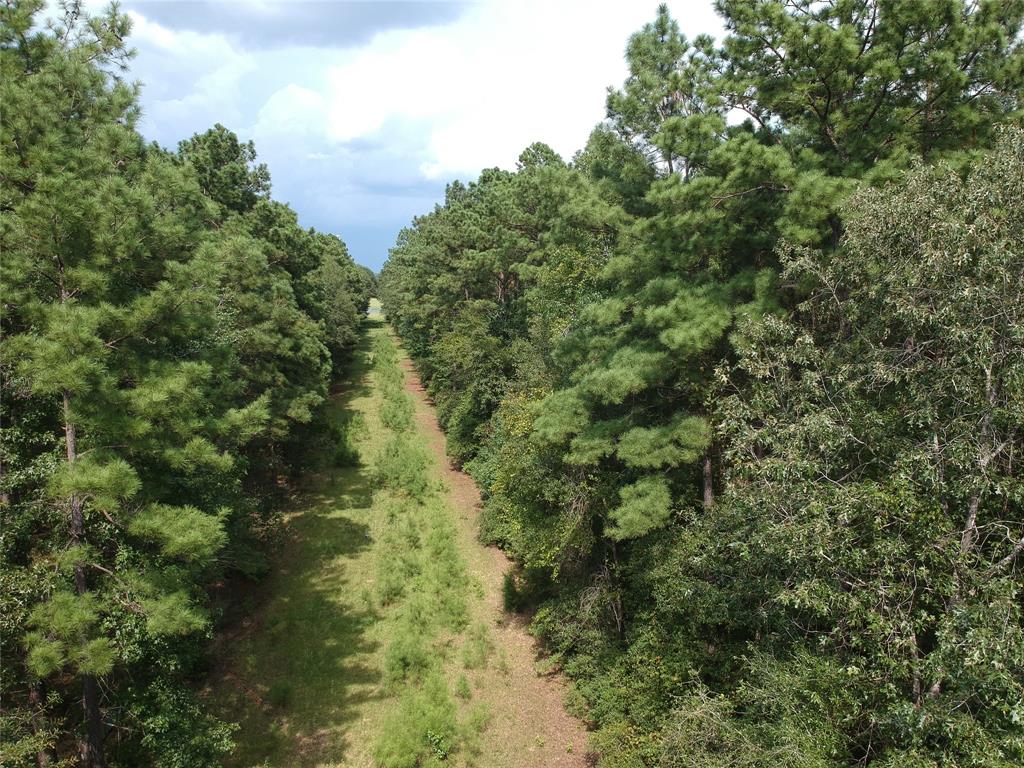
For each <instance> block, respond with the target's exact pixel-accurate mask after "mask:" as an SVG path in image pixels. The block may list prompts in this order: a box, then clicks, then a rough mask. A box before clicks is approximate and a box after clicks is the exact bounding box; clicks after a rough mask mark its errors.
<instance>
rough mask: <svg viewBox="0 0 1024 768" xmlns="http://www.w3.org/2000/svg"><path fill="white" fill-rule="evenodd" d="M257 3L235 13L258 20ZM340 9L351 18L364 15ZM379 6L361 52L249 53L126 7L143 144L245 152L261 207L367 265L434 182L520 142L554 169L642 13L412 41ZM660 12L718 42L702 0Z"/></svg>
mask: <svg viewBox="0 0 1024 768" xmlns="http://www.w3.org/2000/svg"><path fill="white" fill-rule="evenodd" d="M262 1H263V0H245V1H243V0H237V2H238V5H242V6H247V7H248V6H252V7H253V8H254V9H255V10H254V14H255V17H258V18H263V17H264V16H266V14H263V16H260V13H257V11H261V10H265V8H263V6H262V5H260V3H261V2H262ZM89 2H90V3H99V4H102V3H103V2H105V0H89ZM207 5H210V7H211V8H213V9H214V10H216V7H215V6H213V5H212V4H207ZM348 5H351V6H352V8H355V10H352V8H349V9H348V11H347V12H349V11H350V12H352V13H360V14H361V13H363V12H364V11H365V8H364V6H366V7H369V5H370V4H366V3H363V4H360V3H350V4H348ZM391 5H392V4H388V3H386V2H383V3H379V4H376V3H375V4H372V6H373V9H374V13H377V14H378V15H380V14H381V13H383V14H384V16H382V17H381V18H380V19H377V20H376V21H374V24H378V27H377V28H379V29H382V30H384V31H378V32H376V33H375V34H373V35H372V37H369V39H367V36H366V35H362V36H361V37H359V39H358V41H355V40H354V39H350V38H345V41H344V42H339V43H337V45H336V46H335V47H330V46H327V45H325V44H324V41H323V40H321V39H319V38H318V39H317V40H315V41H307V42H305V43H302V44H300V43H299V42H288V43H287V44H284V43H282V42H281V41H277V42H275V43H274V44H273V45H269V44H268V45H267V46H265V47H261V45H260V43H259V42H258V40H259V38H260V36H259V35H255V34H250V35H249V36H248V37H246V36H231V35H229V34H227V33H226V32H212V31H210V29H213V28H215V27H208V26H201V25H198V26H197V25H196V24H191V23H190V24H185V23H177V19H174V18H171V19H170V20H168V19H167V18H165V17H166V13H165V16H164V17H160V18H164V19H165V21H164V23H163V24H161V23H157V22H156V21H154V18H153V17H148V16H147V7H146V4H143V3H141V2H139V0H133V8H134V9H135V10H132V11H131V16H132V19H133V21H134V30H133V34H132V39H131V41H130V42H131V44H132V45H134V46H135V47H137V48H138V50H139V56H138V58H137V59H136V60H135V62H134V64H133V67H132V70H133V76H134V77H137V78H138V79H140V80H142V81H143V83H144V86H145V87H144V88H143V92H142V105H143V121H142V124H141V126H140V128H141V130H142V132H143V134H144V135H145V136H146V137H147V138H150V139H155V140H158V141H160V142H161V143H163V144H165V145H170V146H174V144H176V142H177V141H178V140H179V139H182V138H185V137H187V136H190V135H191V134H193V133H195V132H200V131H204V130H206V129H207V128H209V127H210V126H211V125H213V124H214V123H215V122H220V123H223V124H224V125H226V126H228V127H229V128H231V129H232V130H234V131H236V132H237V133H238V134H239V136H240V137H241V138H243V139H250V138H252V139H254V140H255V141H256V148H257V151H258V152H259V155H260V159H261V160H263V161H264V162H266V163H267V164H268V166H269V168H270V172H271V176H272V178H273V185H274V194H275V196H276V197H278V199H282V200H285V201H288V202H290V203H291V204H292V205H293V207H294V208H295V209H296V210H297V211H298V213H299V216H300V220H301V221H304V222H305V223H307V224H314V225H316V226H317V227H320V228H324V229H327V230H332V231H336V232H339V233H340V234H342V235H343V236H344V235H345V233H346V232H347V231H349V232H357V233H359V232H364V230H365V231H367V232H368V231H369V229H373V230H374V232H375V234H372V236H371V235H370V234H359V235H357V237H365V240H364V245H363V248H364V249H365V251H364V252H363V253H362V254H361V253H360V252H359V250H360V249H359V247H357V248H356V249H354V251H355V252H356V255H357V257H359V256H362V258H363V259H364V260H365V261H366V262H367V263H372V264H377V263H379V260H380V258H382V255H383V253H384V251H385V250H386V248H387V247H388V245H389V242H388V238H389V237H390V236H389V235H387V232H388V231H389V230H390V232H391V233H392V235H391V236H393V234H394V233H397V231H398V229H399V228H401V227H402V226H404V225H405V224H407V223H408V221H409V219H410V218H411V216H412V215H414V214H416V213H423V212H425V211H427V210H429V209H430V208H431V206H432V204H433V202H435V201H437V200H438V199H439V198H440V196H441V194H442V193H443V182H444V180H447V179H450V178H453V177H458V178H462V179H468V178H472V177H475V176H476V175H477V174H478V173H479V171H480V170H481V169H483V168H487V167H493V166H500V167H504V168H511V167H513V166H514V164H515V161H516V158H517V157H518V155H519V153H520V152H521V151H522V150H523V149H524V148H525V147H526V146H527V145H529V144H530V143H532V142H534V141H543V142H545V143H547V144H549V145H551V146H552V147H553V148H554V149H555V150H556V151H558V152H559V153H560V154H562V155H563V157H566V158H568V157H571V156H572V154H573V153H574V152H575V151H576V150H578V149H580V148H582V146H583V144H584V143H585V142H586V139H587V136H588V134H589V133H590V131H591V129H592V128H593V127H594V125H595V124H596V123H597V122H599V121H600V120H601V119H602V118H603V117H604V101H605V92H606V89H607V87H608V86H618V85H619V84H621V82H622V81H623V79H624V78H625V76H626V66H625V63H624V61H623V52H624V50H625V46H626V41H627V39H628V37H629V35H630V34H631V33H632V32H634V31H636V30H638V29H639V28H640V27H641V26H642V25H643V24H645V23H647V22H649V21H651V20H652V19H653V18H654V16H655V12H656V8H657V0H650V2H636V1H635V0H617V1H616V0H589V1H585V0H489V1H488V0H485V1H484V2H480V3H473V4H469V5H466V6H460V7H459V9H460V10H459V11H458V12H451V13H448V12H445V13H434V15H433V17H431V18H432V20H431V19H426V18H425V19H424V20H422V24H423V25H421V26H417V27H415V28H408V27H409V25H408V24H400V23H398V22H399V21H400V20H396V21H395V23H394V24H390V22H389V21H388V19H387V18H384V17H385V16H387V13H385V12H384V11H382V9H387V8H389V6H391ZM256 6H259V7H256ZM669 6H670V9H671V11H672V13H673V15H674V16H675V18H677V19H678V20H679V22H680V24H681V26H682V27H683V31H684V32H685V33H686V34H687V35H688V36H690V37H693V36H695V35H697V34H699V33H702V32H710V33H712V34H721V24H720V22H719V20H718V18H717V17H716V16H715V14H714V12H713V10H712V9H711V0H675V2H671V1H670V2H669ZM181 7H182V10H181V11H180V12H182V13H185V12H188V10H187V9H188V8H189V7H190V6H189V5H188V4H187V3H184V2H182V3H181ZM393 7H394V8H395V9H396V10H394V11H389V12H391V13H393V14H399V13H401V11H400V10H398V9H400V8H402V7H404V6H402V5H400V4H394V5H393ZM360 9H362V10H360ZM164 10H165V11H166V10H167V9H164ZM167 12H168V13H169V11H167ZM211 13H212V11H211ZM360 18H361V17H360ZM417 23H421V22H417ZM389 24H390V27H391V28H389ZM190 26H191V27H193V28H200V27H201V28H202V29H203V30H204V31H191V30H190V28H189V27H190ZM402 26H405V27H406V28H405V29H402V28H399V27H402ZM257 31H258V30H257ZM286 37H287V36H286ZM321 37H322V36H321ZM329 37H330V36H329V35H328V38H329ZM289 39H291V38H289ZM345 46H348V47H345Z"/></svg>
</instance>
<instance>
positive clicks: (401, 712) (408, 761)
mask: <svg viewBox="0 0 1024 768" xmlns="http://www.w3.org/2000/svg"><path fill="white" fill-rule="evenodd" d="M398 359H399V358H398V354H397V350H396V348H395V346H394V344H393V343H392V341H391V340H390V339H389V338H388V337H387V336H385V335H383V334H380V335H378V336H377V337H376V339H375V340H374V345H373V365H374V373H375V379H376V381H378V382H379V383H380V388H381V393H382V396H383V398H384V404H383V407H382V409H381V420H382V422H383V423H384V424H385V425H386V427H387V428H388V430H389V432H390V433H391V434H390V436H388V437H387V438H386V442H385V443H384V447H383V448H382V450H381V452H380V454H379V455H378V456H377V460H376V465H375V471H376V478H377V480H378V481H379V482H380V484H381V486H382V488H383V490H382V492H381V493H382V495H383V496H384V497H385V498H386V501H385V503H386V504H387V507H388V513H387V515H386V521H387V527H386V529H385V531H384V533H383V535H382V537H381V541H380V546H379V547H378V550H377V551H378V557H379V573H378V579H377V584H378V596H379V599H380V603H379V605H380V608H381V610H384V611H388V612H389V614H390V616H389V618H390V621H391V622H392V633H391V635H390V637H389V641H388V644H387V648H386V649H385V651H384V676H385V679H386V681H387V683H388V685H389V686H390V687H391V689H392V690H395V691H397V696H398V700H399V704H398V707H397V708H396V709H395V710H394V711H393V712H392V714H391V715H390V717H389V718H388V719H387V721H386V722H385V724H384V728H383V729H382V730H381V732H380V735H379V736H378V738H377V741H376V745H375V748H374V757H375V759H376V760H377V762H378V763H379V764H380V765H381V766H384V768H415V767H416V766H430V765H441V764H449V763H450V762H451V760H452V759H453V758H458V760H459V761H461V762H463V763H467V762H469V761H470V760H471V759H472V757H473V756H474V755H475V754H476V753H478V751H479V738H478V737H479V734H480V732H481V731H482V730H483V728H484V727H485V726H486V723H487V720H488V718H487V717H484V716H483V715H482V714H481V713H480V711H479V710H467V712H466V713H460V706H459V703H458V702H457V701H456V699H455V698H454V696H453V692H452V690H451V689H450V686H449V682H448V678H447V675H446V666H448V661H449V658H450V653H449V648H450V647H451V645H452V644H453V642H454V641H455V638H457V636H458V635H459V634H460V633H462V631H463V630H464V629H465V628H466V625H467V623H468V605H467V600H468V596H469V586H470V584H469V579H468V577H467V575H466V569H465V565H464V563H463V560H462V555H461V553H460V552H459V551H458V547H457V544H456V542H457V534H456V531H455V528H454V526H453V524H452V521H451V514H450V511H449V510H448V509H447V508H446V506H445V505H444V503H443V501H442V500H441V499H440V498H439V496H438V491H439V490H440V489H439V488H438V486H437V483H436V481H435V480H433V479H432V475H431V462H430V457H429V455H428V453H427V452H426V450H425V448H424V447H423V446H422V445H421V444H420V442H419V440H418V439H417V437H416V436H415V435H410V434H407V433H409V432H410V431H411V429H412V425H413V413H414V411H413V403H412V400H411V398H410V397H409V395H408V394H406V392H405V388H404V383H403V374H402V371H401V369H400V368H399V365H398ZM463 682H465V681H464V678H463ZM465 688H467V689H468V683H465ZM458 690H462V689H461V688H460V689H458Z"/></svg>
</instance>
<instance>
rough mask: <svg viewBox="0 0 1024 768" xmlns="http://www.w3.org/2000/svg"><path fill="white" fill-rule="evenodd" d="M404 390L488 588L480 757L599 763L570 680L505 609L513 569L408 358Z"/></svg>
mask: <svg viewBox="0 0 1024 768" xmlns="http://www.w3.org/2000/svg"><path fill="white" fill-rule="evenodd" d="M402 368H403V370H404V372H405V388H406V391H407V392H408V393H409V394H410V395H411V396H412V398H413V401H414V403H415V405H416V424H417V430H418V431H419V432H420V434H422V435H423V436H424V437H425V439H426V443H427V446H428V447H429V449H430V451H431V453H432V454H433V455H434V457H435V459H436V462H435V466H436V467H437V471H438V473H439V474H440V478H441V480H442V481H443V483H444V486H445V488H446V489H447V501H448V504H449V507H450V509H451V510H452V512H453V514H454V517H455V522H456V523H457V525H458V532H459V538H460V541H459V548H460V550H461V551H462V553H463V556H464V557H465V559H466V567H467V570H468V571H469V573H470V575H471V576H472V577H473V578H474V579H475V580H476V581H477V583H478V584H479V585H480V586H481V587H482V590H481V591H480V592H481V594H482V598H481V599H480V600H478V601H476V605H475V606H474V607H473V611H474V613H475V616H474V618H475V619H476V620H478V621H483V622H485V623H486V624H487V626H489V627H490V629H491V631H492V633H493V637H494V643H495V650H496V653H495V658H494V659H492V660H491V662H490V663H489V664H488V665H487V667H486V668H484V669H481V670H475V671H474V672H473V674H472V675H471V676H470V680H471V682H472V684H473V688H474V697H475V698H477V699H479V700H483V701H486V702H487V703H488V704H489V705H490V709H491V711H492V712H493V713H494V719H493V721H492V722H491V724H490V726H489V727H488V729H487V731H486V733H485V736H484V738H485V744H486V745H489V746H485V747H484V751H485V752H487V751H489V750H490V751H491V755H490V756H488V755H487V754H484V755H482V759H481V760H480V761H479V762H480V765H481V766H487V768H585V767H586V766H590V765H593V764H594V758H595V756H594V755H593V754H590V753H588V749H587V730H586V728H585V727H584V725H583V723H582V722H580V721H579V720H578V719H577V718H575V717H573V716H572V715H570V714H569V713H568V712H567V711H566V708H565V693H566V683H565V680H564V679H563V678H562V677H561V676H560V675H557V674H543V675H542V674H540V673H539V672H538V671H537V661H538V658H539V649H538V647H537V643H536V641H535V640H534V638H532V637H531V636H530V635H529V633H528V632H527V631H526V626H525V622H524V620H523V619H522V618H521V617H518V616H516V615H514V614H510V613H508V612H506V611H505V610H504V609H503V606H502V597H501V595H502V582H503V580H504V576H505V573H506V572H507V571H508V569H509V568H510V567H511V563H510V561H509V559H508V558H507V557H506V556H505V554H504V553H503V552H502V551H501V550H500V549H498V548H497V547H493V546H487V545H485V544H483V543H481V541H480V540H479V538H478V536H477V532H478V530H479V527H478V520H477V518H478V516H479V513H480V506H481V500H480V491H479V489H478V488H477V486H476V483H475V482H474V481H473V479H472V478H471V477H470V476H469V475H467V474H466V473H465V472H462V471H460V470H459V469H457V468H455V467H453V466H452V464H451V462H450V460H449V458H448V453H447V441H446V438H445V435H444V432H442V431H441V428H440V426H439V425H438V422H437V414H436V411H435V410H434V407H433V404H432V403H431V402H430V400H429V398H428V396H427V393H426V391H425V390H424V388H423V386H422V384H421V382H420V378H419V375H418V374H417V373H416V370H415V368H414V367H413V365H412V363H411V362H410V361H409V360H408V359H407V358H405V359H403V360H402Z"/></svg>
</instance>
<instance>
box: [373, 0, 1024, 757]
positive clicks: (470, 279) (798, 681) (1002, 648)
mask: <svg viewBox="0 0 1024 768" xmlns="http://www.w3.org/2000/svg"><path fill="white" fill-rule="evenodd" d="M717 8H718V10H719V12H720V14H721V15H722V16H723V18H724V22H725V26H726V29H727V31H728V34H727V36H726V37H725V39H724V40H722V41H721V42H720V43H718V44H716V43H715V42H714V41H713V40H711V39H709V38H705V37H696V38H694V39H689V38H688V37H687V36H686V35H685V34H684V33H683V32H681V30H680V25H679V23H678V22H677V21H676V20H674V19H673V18H671V17H670V15H669V13H668V11H667V9H665V8H664V7H662V8H661V9H660V10H659V11H658V14H657V17H656V18H655V19H654V20H653V21H652V22H651V23H650V24H648V25H646V26H645V27H644V28H643V29H641V30H639V31H638V32H636V33H635V34H633V35H632V37H630V38H629V42H628V47H627V50H626V58H627V61H628V64H629V76H628V78H627V79H626V81H625V82H624V83H623V84H622V85H621V86H620V87H618V88H614V89H610V90H609V93H608V98H607V120H606V121H605V122H603V123H602V124H600V125H598V126H597V127H596V128H595V129H594V131H593V133H592V134H591V136H590V138H589V140H588V142H587V144H586V146H585V147H584V148H583V149H582V150H580V151H579V152H578V153H577V154H576V155H575V156H573V157H572V158H571V160H568V161H566V160H564V159H563V158H561V157H559V156H558V155H557V154H555V153H554V152H553V151H552V150H551V149H549V148H548V147H547V146H546V145H544V144H534V145H531V146H530V147H528V148H527V149H526V150H524V152H523V153H522V155H521V157H520V159H519V165H518V168H517V169H516V170H515V171H503V170H499V169H494V170H486V171H484V172H483V173H482V174H481V175H480V177H479V179H477V180H476V181H474V182H472V183H469V184H462V183H459V182H453V183H452V184H450V186H449V187H448V191H447V196H446V199H445V201H444V203H443V204H442V205H438V206H437V207H436V208H435V209H434V210H433V211H432V212H429V213H425V214H424V215H423V216H421V217H419V218H417V219H416V220H415V221H414V222H413V223H412V225H411V226H410V227H408V228H407V229H406V230H405V231H403V232H402V234H401V236H400V237H399V240H398V243H397V245H396V246H395V248H394V249H393V250H392V251H391V255H390V258H389V260H388V262H387V264H386V265H385V267H384V270H383V272H382V275H381V295H382V298H383V301H384V306H385V309H386V311H387V314H388V316H389V318H391V320H392V322H394V323H395V326H396V328H397V329H398V331H399V333H400V335H401V337H402V339H403V341H404V343H405V344H406V346H407V347H408V349H409V351H410V353H411V354H412V356H413V357H414V359H415V360H416V363H417V365H418V366H419V368H420V370H421V371H422V373H423V375H424V376H425V378H426V380H427V381H428V382H429V391H430V393H431V395H432V396H433V398H434V400H435V401H436V403H437V406H438V410H439V415H440V418H441V421H442V424H443V425H444V427H445V429H446V431H447V432H448V435H449V440H450V442H449V446H450V449H451V452H452V456H453V458H454V459H455V460H456V461H458V462H459V463H461V464H462V465H464V466H465V467H466V468H467V470H468V471H469V472H470V473H471V474H472V475H473V476H474V477H475V478H476V479H477V481H478V483H479V484H480V486H481V488H482V490H483V493H484V496H485V509H484V513H483V514H484V516H483V535H484V536H486V537H487V538H488V539H489V540H491V541H494V542H496V543H498V544H500V545H501V546H502V547H503V548H505V549H506V550H507V551H509V552H510V553H511V554H512V555H513V557H514V559H515V562H516V564H517V568H516V570H515V572H514V573H513V574H512V575H510V576H509V578H508V580H507V582H506V589H505V597H506V602H507V604H508V605H509V607H510V608H517V609H519V610H529V611H530V612H531V613H532V617H533V618H532V622H533V628H534V631H535V632H536V633H537V635H538V636H539V637H540V638H541V640H542V642H543V643H544V645H545V647H546V648H547V649H548V651H549V652H550V653H551V654H552V656H553V657H554V659H555V660H556V662H557V663H558V664H559V665H560V666H561V667H562V668H563V669H564V670H565V672H566V673H567V674H568V675H569V676H570V677H571V678H572V680H573V681H574V684H575V686H574V689H575V696H576V698H577V699H578V700H577V702H576V705H577V706H578V707H579V709H580V711H581V712H585V713H586V716H587V717H588V718H589V719H590V720H591V721H592V722H593V723H594V726H595V733H594V736H593V738H594V742H595V744H596V747H597V751H598V752H599V753H600V754H601V758H602V759H601V765H604V766H615V767H616V768H619V767H623V768H625V767H627V766H628V767H630V768H632V767H634V766H662V767H663V768H677V767H678V768H683V766H686V767H687V768H711V767H712V766H722V767H723V768H725V767H726V766H729V767H731V768H736V767H739V766H743V767H753V766H766V767H767V766H793V767H794V768H795V767H796V766H800V767H805V766H806V767H810V766H863V765H872V766H886V767H892V768H896V766H901V767H908V768H910V767H913V768H924V767H925V766H982V765H984V766H1006V767H1007V768H1009V766H1014V765H1021V764H1022V763H1024V729H1022V716H1024V709H1022V706H1024V632H1022V630H1024V624H1022V615H1021V612H1022V609H1024V593H1022V587H1024V577H1022V574H1024V555H1022V551H1024V514H1022V513H1024V485H1022V482H1021V481H1022V477H1021V471H1020V466H1021V460H1022V458H1024V431H1022V426H1024V353H1022V350H1024V315H1022V311H1024V132H1022V131H1021V123H1020V118H1021V108H1022V107H1024V102H1022V99H1021V95H1022V86H1024V68H1022V65H1024V58H1022V56H1024V51H1022V47H1021V42H1020V29H1021V20H1022V15H1024V6H1022V4H1020V3H1014V2H980V3H973V2H972V3H965V2H960V0H948V1H947V0H941V1H940V0H936V2H920V3H919V2H898V3H897V2H882V1H879V2H833V3H813V2H787V3H782V2H773V1H772V0H755V1H754V2H749V1H746V0H735V1H734V0H720V2H718V3H717Z"/></svg>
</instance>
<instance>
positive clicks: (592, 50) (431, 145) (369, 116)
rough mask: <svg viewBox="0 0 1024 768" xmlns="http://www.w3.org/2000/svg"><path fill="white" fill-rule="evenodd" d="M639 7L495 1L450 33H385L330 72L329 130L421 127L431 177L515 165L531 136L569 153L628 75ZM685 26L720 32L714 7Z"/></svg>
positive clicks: (694, 14)
mask: <svg viewBox="0 0 1024 768" xmlns="http://www.w3.org/2000/svg"><path fill="white" fill-rule="evenodd" d="M646 6H647V4H645V3H621V2H608V1H607V0H590V2H576V1H574V0H573V1H570V0H563V1H562V2H551V1H550V0H544V1H541V0H522V1H521V2H516V3H508V2H505V3H496V2H491V3H483V4H478V5H474V6H472V7H471V8H470V9H469V10H467V12H466V13H464V14H463V15H462V16H460V17H459V19H458V20H456V21H455V22H453V23H451V24H448V25H445V26H440V27H431V28H428V29H415V30H391V31H388V32H385V33H381V34H379V35H377V36H376V37H375V38H374V39H373V41H372V43H370V44H368V45H366V46H363V47H361V48H359V49H356V50H355V51H352V52H350V54H349V55H348V56H347V57H346V60H345V61H344V62H343V63H341V64H339V65H336V66H333V67H331V68H330V69H329V71H328V76H327V81H328V82H327V88H326V91H325V94H324V98H325V100H326V101H327V102H328V103H330V104H331V108H330V112H329V120H330V123H329V127H328V130H329V135H330V136H331V137H332V138H333V139H334V140H336V141H340V142H344V141H348V140H351V139H354V138H358V137H362V136H367V135H373V134H374V133H375V132H376V131H377V130H379V129H380V127H381V126H382V125H383V124H384V123H386V122H387V121H389V120H399V121H418V122H426V123H428V125H429V128H428V130H429V132H430V136H429V140H428V142H427V145H428V149H427V153H426V154H425V156H423V157H422V158H420V162H419V165H418V167H419V169H420V171H421V172H422V173H423V174H424V175H425V176H427V177H430V178H437V177H441V176H444V175H453V174H467V173H469V174H472V173H476V172H477V171H479V170H480V169H481V168H484V167H488V166H493V165H499V166H503V167H511V166H512V165H513V164H514V162H515V159H516V157H518V155H519V152H520V151H521V150H522V149H523V148H524V147H525V146H527V145H528V144H530V143H531V142H533V141H544V142H546V143H549V144H551V146H552V147H553V148H554V149H556V150H557V151H559V152H560V153H562V154H563V155H566V156H571V154H572V153H573V152H574V151H575V150H577V149H579V148H580V147H581V146H582V144H583V143H584V142H585V141H586V138H587V135H588V134H589V132H590V130H591V128H592V127H593V126H594V125H595V124H596V123H597V122H598V121H599V120H601V119H602V118H603V117H604V99H605V93H606V89H607V87H608V86H609V85H613V84H618V83H621V81H622V79H623V78H624V77H625V74H626V69H625V65H624V63H623V60H622V52H623V50H624V48H625V43H626V39H627V37H628V35H629V34H630V33H631V32H633V31H635V30H636V29H638V28H639V27H640V26H641V25H642V24H643V23H645V22H647V21H649V20H650V19H651V18H653V16H654V10H655V6H654V4H653V3H652V4H651V6H650V7H646ZM683 23H684V24H685V25H686V27H687V30H686V31H687V32H688V34H690V35H691V36H692V35H696V34H698V33H700V32H711V33H713V34H718V33H720V31H721V26H720V22H719V21H718V19H717V17H716V16H715V15H714V13H713V12H712V10H711V8H710V7H694V6H693V5H692V4H689V7H688V8H687V13H686V16H685V17H684V20H683Z"/></svg>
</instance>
